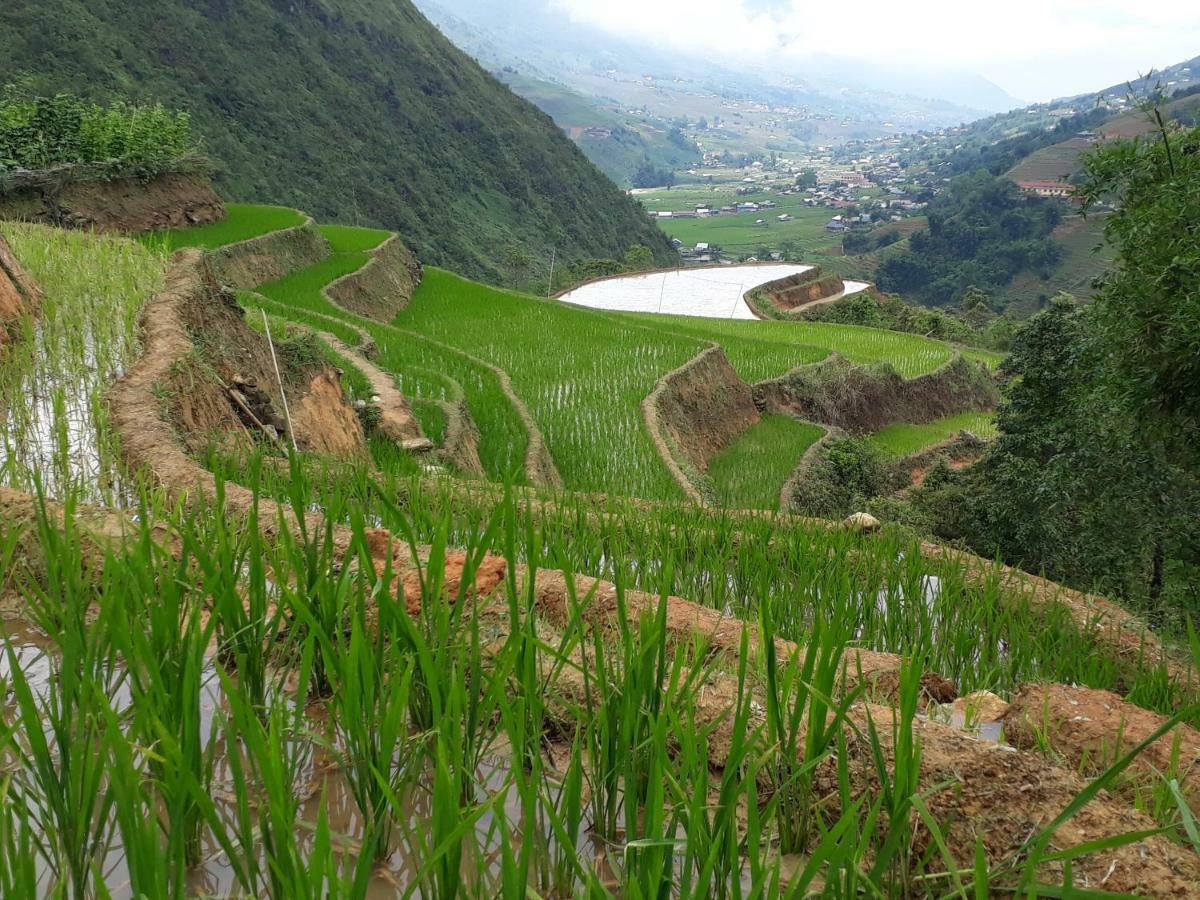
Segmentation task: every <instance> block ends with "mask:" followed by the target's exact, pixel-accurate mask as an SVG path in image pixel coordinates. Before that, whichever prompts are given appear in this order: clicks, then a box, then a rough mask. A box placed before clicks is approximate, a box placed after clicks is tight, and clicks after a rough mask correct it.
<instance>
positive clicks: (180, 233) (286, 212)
mask: <svg viewBox="0 0 1200 900" xmlns="http://www.w3.org/2000/svg"><path fill="white" fill-rule="evenodd" d="M225 209H226V212H227V213H228V215H226V217H225V218H224V219H222V220H221V221H219V222H213V223H212V224H210V225H200V226H198V227H196V228H177V229H173V230H170V231H156V232H151V233H150V234H148V235H146V236H145V237H143V238H142V240H144V241H145V242H147V243H149V244H152V245H155V246H161V247H162V248H163V249H165V250H167V251H171V250H179V249H181V248H183V247H203V248H204V249H206V250H214V249H216V248H217V247H224V246H225V245H226V244H233V243H236V242H237V241H245V240H249V239H250V238H254V237H259V236H261V235H264V234H270V233H271V232H272V231H282V230H283V229H284V228H295V227H296V226H297V225H303V224H304V220H305V217H304V216H303V215H302V214H300V213H298V212H296V210H294V209H289V208H288V207H286V206H261V205H258V204H252V203H227V204H226V205H225Z"/></svg>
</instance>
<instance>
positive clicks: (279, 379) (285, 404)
mask: <svg viewBox="0 0 1200 900" xmlns="http://www.w3.org/2000/svg"><path fill="white" fill-rule="evenodd" d="M259 312H261V313H262V317H263V328H264V329H266V332H267V346H268V347H270V348H271V364H272V365H273V366H275V381H276V382H278V384H279V396H280V397H281V398H282V399H283V418H284V419H285V420H286V421H287V427H288V439H289V440H290V441H291V442H292V452H293V453H299V452H300V448H299V447H297V446H296V432H294V431H293V430H292V414H291V412H289V411H288V402H287V392H286V391H285V390H284V389H283V376H282V375H280V374H279V360H278V359H276V358H275V342H274V341H272V340H271V323H270V322H268V321H267V311H266V310H265V309H263V310H259Z"/></svg>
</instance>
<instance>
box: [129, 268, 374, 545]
mask: <svg viewBox="0 0 1200 900" xmlns="http://www.w3.org/2000/svg"><path fill="white" fill-rule="evenodd" d="M241 316H242V314H241V310H240V307H238V306H237V303H236V300H235V299H234V298H233V297H231V296H229V295H228V294H226V293H225V292H224V291H223V290H222V289H221V287H220V285H219V284H218V283H217V282H216V280H215V278H214V276H213V274H212V272H211V271H210V270H209V269H208V267H207V264H206V258H205V256H204V254H203V253H202V252H201V251H199V250H182V251H180V252H178V253H176V254H175V256H174V257H173V259H172V261H171V265H170V267H169V268H168V270H167V276H166V285H165V287H164V289H163V290H162V291H161V292H160V293H159V294H157V295H155V296H154V297H153V298H151V299H150V301H149V302H148V303H147V304H146V306H145V307H144V308H143V310H142V316H141V325H142V335H143V350H142V357H141V358H140V359H139V360H138V362H137V363H136V364H135V365H134V366H133V367H132V368H131V369H130V370H129V371H128V372H126V374H125V375H124V376H123V377H122V378H121V379H120V380H118V381H117V382H116V384H114V385H113V387H112V389H111V390H110V392H109V395H108V401H109V411H110V415H111V420H112V425H113V429H114V431H115V432H116V435H117V437H118V440H119V443H120V448H121V454H122V456H123V458H124V461H125V463H126V465H127V466H128V467H129V468H130V469H131V470H132V471H134V472H140V473H144V474H145V475H147V476H148V477H149V478H150V479H151V481H152V482H153V483H155V484H158V485H160V486H162V487H163V488H164V489H165V490H166V491H167V493H168V495H169V496H170V497H172V498H173V499H176V500H181V501H185V502H186V501H192V500H197V499H205V500H209V501H211V500H212V499H213V498H214V497H215V496H216V481H215V479H214V477H213V475H212V473H210V472H208V471H207V470H206V469H204V468H203V467H202V466H200V465H199V464H198V463H197V462H196V461H195V459H194V458H193V457H192V456H191V455H190V453H189V451H192V452H197V451H199V450H201V449H202V448H203V447H205V446H209V445H211V444H212V443H213V442H214V441H218V442H234V443H238V442H242V443H245V444H246V445H249V444H250V443H251V442H253V441H256V440H263V439H267V438H268V437H270V436H269V435H268V434H266V433H265V432H266V430H267V428H271V429H273V430H276V431H277V429H278V426H279V425H280V424H281V423H280V421H279V419H278V418H275V417H274V416H273V415H272V416H268V415H266V414H264V412H263V410H262V408H261V407H257V408H255V407H253V406H251V405H250V404H248V403H247V402H246V399H245V398H246V396H247V395H248V394H249V393H250V389H249V386H250V385H254V386H255V389H254V394H259V393H261V394H265V395H266V396H267V397H268V398H269V400H270V401H271V402H270V406H271V407H272V408H273V409H274V410H281V409H283V403H282V399H283V398H282V397H281V396H280V395H279V393H278V386H277V385H276V384H275V377H274V362H273V361H272V359H271V349H270V348H269V347H267V346H266V341H265V338H264V337H263V336H262V335H259V334H257V333H256V332H254V331H253V330H252V329H251V328H250V327H249V326H248V325H246V323H245V322H244V321H243V319H242V317H241ZM197 334H200V335H202V336H203V340H202V342H197V340H196V339H195V338H194V336H195V335H197ZM276 350H277V356H278V358H279V361H280V366H281V369H282V372H283V378H284V384H285V386H286V389H287V390H288V391H289V397H288V400H289V401H290V408H291V410H292V412H293V414H294V415H293V416H292V426H293V433H292V437H294V439H295V441H296V443H297V444H298V445H299V446H301V447H302V448H303V447H309V448H312V449H314V450H334V451H337V450H341V451H344V452H346V455H349V456H351V457H352V458H354V457H356V456H357V455H358V453H359V448H361V447H362V442H363V435H362V427H361V425H359V423H358V417H357V416H356V415H355V414H354V411H353V409H352V408H351V407H350V405H349V403H348V402H346V399H345V397H344V396H343V395H342V393H341V388H340V385H338V384H337V383H336V377H335V376H332V374H331V372H330V370H328V368H327V367H324V366H314V365H312V364H311V363H304V364H297V363H296V362H295V361H294V360H293V359H292V356H291V354H290V353H289V352H288V349H287V348H286V347H285V346H282V345H278V344H277V345H276ZM239 398H240V399H239ZM267 418H270V419H271V421H264V419H267ZM248 419H250V420H251V424H249V425H248V422H247V420H248ZM254 426H257V428H256V427H254ZM225 497H226V503H227V508H228V510H229V511H230V512H232V513H234V514H245V513H246V512H248V511H249V510H250V509H251V508H252V507H253V506H254V504H255V498H254V496H253V494H252V493H251V491H249V490H248V489H246V488H244V487H242V486H239V485H236V484H227V485H226V486H225ZM258 506H259V508H260V510H261V515H262V520H263V522H264V523H269V527H271V528H274V527H276V524H277V523H278V521H280V520H281V519H282V520H283V521H291V513H290V511H288V510H285V509H283V508H282V507H280V506H279V505H278V504H275V503H273V502H271V501H269V500H265V499H263V500H260V501H258Z"/></svg>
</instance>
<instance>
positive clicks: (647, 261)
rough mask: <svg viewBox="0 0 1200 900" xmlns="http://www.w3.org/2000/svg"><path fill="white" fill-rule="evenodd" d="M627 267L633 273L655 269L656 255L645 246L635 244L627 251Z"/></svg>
mask: <svg viewBox="0 0 1200 900" xmlns="http://www.w3.org/2000/svg"><path fill="white" fill-rule="evenodd" d="M625 267H626V268H628V269H629V270H630V271H633V272H641V271H644V270H646V269H652V268H654V254H652V253H651V252H650V248H649V247H647V246H645V245H644V244H634V245H633V246H632V247H630V248H629V249H628V250H626V251H625Z"/></svg>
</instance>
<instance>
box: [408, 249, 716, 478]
mask: <svg viewBox="0 0 1200 900" xmlns="http://www.w3.org/2000/svg"><path fill="white" fill-rule="evenodd" d="M396 325H397V326H398V327H401V328H405V329H411V330H412V331H415V332H418V333H420V334H423V335H428V336H429V337H432V338H435V339H437V340H439V341H444V342H446V343H449V344H452V345H453V346H455V347H458V348H460V349H462V350H465V351H467V352H468V353H471V354H474V355H475V356H478V357H481V358H482V359H484V360H486V361H487V362H490V363H492V364H493V365H496V366H499V367H500V368H502V369H504V370H505V371H506V372H508V374H509V375H510V376H511V377H512V380H513V387H514V388H515V389H516V392H517V394H518V395H519V396H520V397H521V398H522V399H523V400H524V401H525V402H526V403H527V404H528V405H529V409H530V412H531V413H532V414H533V417H534V419H535V421H536V422H537V423H538V425H539V427H540V428H541V430H542V433H543V434H544V435H545V437H546V442H547V444H548V446H549V448H550V454H551V456H553V458H554V461H555V463H556V464H557V466H558V468H559V471H560V472H561V473H562V476H563V479H564V481H565V482H566V484H567V487H568V488H570V489H571V490H580V491H606V492H615V493H621V494H632V495H635V496H639V497H649V498H675V497H678V495H679V488H678V486H677V485H676V484H675V482H674V481H673V480H672V479H671V477H670V474H669V473H668V472H667V470H666V468H665V467H664V465H663V463H662V460H661V459H660V457H659V456H658V453H657V452H656V450H655V448H654V445H653V444H652V443H651V441H650V438H649V435H648V434H647V433H646V430H645V425H644V423H643V422H642V416H641V411H640V407H639V404H640V403H641V402H642V400H643V399H645V397H646V396H647V395H648V394H649V393H650V391H651V390H653V388H654V383H655V382H656V381H657V380H658V379H659V378H660V377H662V376H663V375H665V374H666V373H667V372H669V371H671V370H672V369H674V368H677V367H678V366H681V365H683V364H684V363H685V362H687V361H688V360H689V359H690V358H692V357H693V356H695V355H696V354H697V353H698V352H699V351H700V350H701V349H703V345H702V344H701V343H700V342H699V341H697V340H690V339H688V338H687V337H684V336H679V335H674V334H671V333H669V332H664V331H654V330H651V329H647V328H642V327H639V325H638V324H637V323H636V322H630V321H627V320H623V319H622V318H620V317H616V316H610V315H607V314H605V313H599V312H595V311H592V310H588V309H581V308H579V307H574V306H569V305H567V304H563V303H557V302H555V301H549V300H538V299H536V298H533V297H529V296H523V295H520V294H514V293H510V292H506V291H499V290H495V289H493V288H489V287H487V286H485V285H481V284H476V283H473V282H470V281H466V280H464V279H462V278H459V277H457V276H455V275H451V274H450V273H448V272H441V271H437V270H429V269H426V273H425V279H424V281H422V283H421V286H420V288H418V290H417V293H416V295H415V296H414V297H413V301H412V303H411V304H410V305H409V307H408V308H407V309H406V310H405V311H404V312H402V313H401V314H400V315H399V316H398V317H397V319H396Z"/></svg>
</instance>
